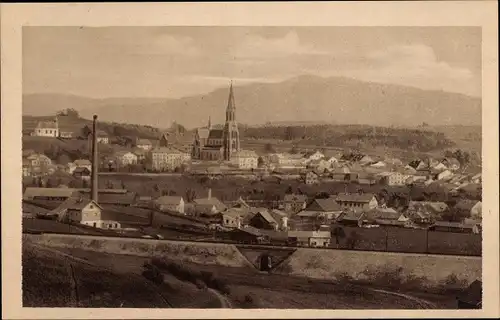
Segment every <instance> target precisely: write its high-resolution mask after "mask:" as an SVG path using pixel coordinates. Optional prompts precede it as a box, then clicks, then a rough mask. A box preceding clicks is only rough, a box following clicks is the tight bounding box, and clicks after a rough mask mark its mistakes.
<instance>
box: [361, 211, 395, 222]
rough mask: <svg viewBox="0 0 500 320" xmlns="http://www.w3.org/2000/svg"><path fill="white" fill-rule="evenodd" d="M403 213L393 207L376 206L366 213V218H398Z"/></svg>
mask: <svg viewBox="0 0 500 320" xmlns="http://www.w3.org/2000/svg"><path fill="white" fill-rule="evenodd" d="M400 216H401V214H400V213H399V212H397V211H396V210H394V209H391V208H386V209H385V208H375V209H372V210H370V211H368V212H366V214H365V219H366V220H373V221H375V220H397V219H398V218H399V217H400Z"/></svg>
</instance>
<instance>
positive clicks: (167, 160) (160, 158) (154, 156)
mask: <svg viewBox="0 0 500 320" xmlns="http://www.w3.org/2000/svg"><path fill="white" fill-rule="evenodd" d="M147 159H148V160H149V162H150V165H151V169H152V170H154V171H173V170H175V168H177V167H180V166H181V165H182V163H183V162H184V159H185V157H184V154H183V153H182V152H181V151H179V150H177V149H174V148H172V147H158V148H154V149H152V150H151V151H150V152H149V155H148V156H147Z"/></svg>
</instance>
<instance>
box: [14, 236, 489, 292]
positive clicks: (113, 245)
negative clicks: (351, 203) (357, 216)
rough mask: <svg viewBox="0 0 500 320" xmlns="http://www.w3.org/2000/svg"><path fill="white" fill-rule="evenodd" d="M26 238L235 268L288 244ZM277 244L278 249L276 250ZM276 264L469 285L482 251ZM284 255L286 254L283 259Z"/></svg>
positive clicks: (311, 271)
mask: <svg viewBox="0 0 500 320" xmlns="http://www.w3.org/2000/svg"><path fill="white" fill-rule="evenodd" d="M23 241H26V242H31V243H35V244H40V245H44V246H49V247H56V248H77V249H83V250H90V251H96V252H103V253H113V254H125V255H136V256H147V257H168V258H170V259H175V260H178V261H187V262H192V263H198V264H205V265H206V264H210V265H220V266H224V267H235V268H248V267H251V268H257V269H258V268H259V266H258V256H259V255H261V254H263V253H266V254H270V255H271V256H277V257H278V252H281V251H283V248H272V247H267V248H259V247H258V246H255V248H254V251H255V252H254V253H252V252H249V251H252V250H253V249H252V247H251V246H244V247H243V246H236V245H233V244H224V243H204V242H190V241H173V240H152V239H131V238H114V237H97V236H83V235H59V234H42V235H28V234H25V235H23ZM273 250H276V252H277V253H276V254H273ZM279 257H280V258H281V259H283V260H282V261H280V263H279V265H277V266H276V268H274V269H273V270H272V272H273V273H277V274H282V275H293V276H304V277H308V278H314V279H324V280H338V281H343V280H349V281H358V282H363V283H367V284H370V283H373V284H380V285H384V284H389V285H391V284H392V285H393V286H394V285H395V286H398V285H406V286H411V287H420V288H422V287H428V288H455V289H457V290H458V289H460V288H463V287H466V286H467V285H468V284H470V283H471V282H473V281H474V280H477V279H481V272H482V259H481V257H468V256H452V255H430V254H414V253H390V252H373V251H350V250H335V249H332V250H325V249H313V248H298V249H296V250H294V251H293V252H290V253H287V254H286V255H283V254H281V255H279ZM281 259H280V260H281Z"/></svg>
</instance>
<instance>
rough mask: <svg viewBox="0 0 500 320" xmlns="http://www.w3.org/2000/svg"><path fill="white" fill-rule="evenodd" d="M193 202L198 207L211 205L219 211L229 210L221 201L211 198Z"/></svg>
mask: <svg viewBox="0 0 500 320" xmlns="http://www.w3.org/2000/svg"><path fill="white" fill-rule="evenodd" d="M193 202H194V203H195V204H196V205H210V206H215V208H216V209H217V210H218V211H224V210H226V209H227V207H226V205H225V204H223V203H222V202H221V201H220V200H219V199H217V198H214V197H211V198H200V199H194V200H193Z"/></svg>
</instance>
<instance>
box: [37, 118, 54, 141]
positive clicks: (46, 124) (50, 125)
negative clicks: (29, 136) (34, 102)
mask: <svg viewBox="0 0 500 320" xmlns="http://www.w3.org/2000/svg"><path fill="white" fill-rule="evenodd" d="M33 134H34V135H35V136H37V137H54V138H57V137H59V122H58V120H57V117H56V118H55V119H54V120H53V121H40V122H38V124H37V125H36V128H35V131H34V133H33Z"/></svg>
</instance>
